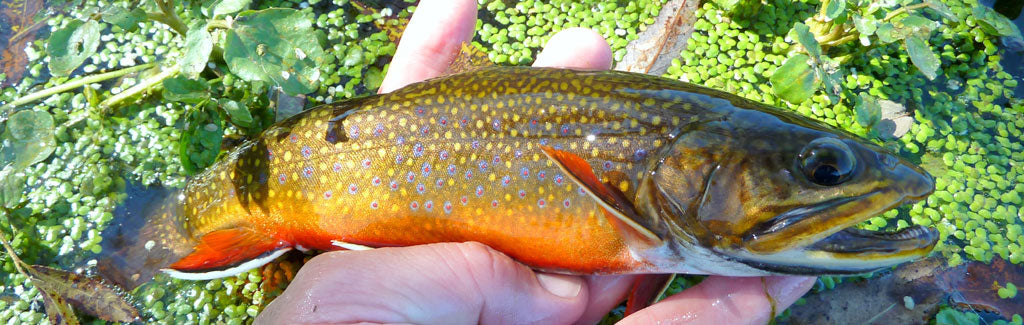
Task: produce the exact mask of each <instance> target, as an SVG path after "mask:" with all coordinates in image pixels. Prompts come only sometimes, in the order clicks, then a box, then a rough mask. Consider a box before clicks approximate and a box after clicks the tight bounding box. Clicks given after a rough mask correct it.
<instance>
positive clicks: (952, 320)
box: [935, 306, 981, 325]
mask: <svg viewBox="0 0 1024 325" xmlns="http://www.w3.org/2000/svg"><path fill="white" fill-rule="evenodd" d="M980 322H981V316H978V314H977V313H965V312H961V311H958V310H956V309H953V308H952V307H949V306H944V307H942V308H941V309H939V312H938V313H936V314H935V325H978V324H979V323H980Z"/></svg>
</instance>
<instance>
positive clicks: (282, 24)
mask: <svg viewBox="0 0 1024 325" xmlns="http://www.w3.org/2000/svg"><path fill="white" fill-rule="evenodd" d="M315 35H316V34H315V33H313V28H312V19H311V17H309V15H308V14H306V13H304V12H302V11H298V10H293V9H281V8H274V9H266V10H259V11H246V12H242V13H241V14H239V16H238V18H237V19H236V20H235V22H234V24H233V26H232V28H231V29H229V30H228V31H227V35H226V37H225V42H224V43H225V44H224V60H225V61H227V63H228V68H229V69H231V72H233V73H234V74H236V75H238V76H239V77H240V78H242V79H244V80H247V81H253V80H263V81H267V82H272V83H274V84H275V85H277V86H279V87H281V88H282V89H284V91H285V92H286V93H288V94H291V95H296V94H306V93H310V92H312V91H314V90H316V89H317V88H318V87H319V79H320V70H319V68H318V67H319V66H321V65H322V64H323V62H324V58H323V57H324V54H323V48H322V47H320V44H319V43H318V42H317V39H316V36H315Z"/></svg>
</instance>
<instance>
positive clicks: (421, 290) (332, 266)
mask: <svg viewBox="0 0 1024 325" xmlns="http://www.w3.org/2000/svg"><path fill="white" fill-rule="evenodd" d="M587 299H588V291H587V287H586V284H585V283H584V282H583V279H582V278H580V277H574V276H565V275H551V274H537V273H534V272H533V271H532V270H530V268H528V267H526V266H524V265H522V264H520V263H518V262H515V261H513V260H512V259H511V258H509V257H508V256H505V255H504V254H502V253H500V252H498V251H495V250H493V249H491V248H489V247H487V246H485V245H483V244H479V243H443V244H432V245H421V246H412V247H403V248H381V249H375V250H367V251H344V252H331V253H325V254H321V255H319V256H317V257H315V258H313V259H312V260H310V261H309V262H308V263H306V264H305V265H304V266H303V267H302V269H301V270H299V273H298V274H296V276H295V280H294V281H293V282H292V283H291V284H289V286H288V289H287V290H285V292H284V293H282V294H281V296H280V297H278V298H277V299H275V300H274V301H273V302H272V303H271V304H270V305H269V306H267V309H266V310H265V311H264V312H263V313H262V314H260V317H259V319H257V320H258V321H259V322H265V323H271V324H273V323H350V322H372V323H415V324H476V323H483V324H492V323H545V324H564V323H570V322H572V321H574V320H576V319H577V318H579V316H580V314H581V313H582V312H583V309H584V308H585V304H586V302H587Z"/></svg>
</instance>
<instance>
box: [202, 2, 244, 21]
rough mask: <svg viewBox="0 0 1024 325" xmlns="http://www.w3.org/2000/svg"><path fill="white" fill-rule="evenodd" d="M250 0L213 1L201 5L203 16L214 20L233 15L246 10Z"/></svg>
mask: <svg viewBox="0 0 1024 325" xmlns="http://www.w3.org/2000/svg"><path fill="white" fill-rule="evenodd" d="M251 2H252V0H215V1H209V2H207V3H205V4H203V8H202V11H203V14H204V15H206V16H207V17H210V18H214V17H217V16H220V15H226V14H233V13H236V12H239V11H241V10H242V9H245V8H248V7H249V3H251Z"/></svg>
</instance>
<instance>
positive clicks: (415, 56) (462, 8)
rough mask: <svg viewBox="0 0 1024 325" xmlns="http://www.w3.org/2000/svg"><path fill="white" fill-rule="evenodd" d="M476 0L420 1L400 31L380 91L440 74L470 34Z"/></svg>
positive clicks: (473, 21)
mask: <svg viewBox="0 0 1024 325" xmlns="http://www.w3.org/2000/svg"><path fill="white" fill-rule="evenodd" d="M475 27H476V1H473V0H423V1H420V3H419V6H417V7H416V13H414V14H413V15H412V19H410V20H409V24H408V25H407V26H406V28H405V31H404V32H403V33H402V40H401V41H400V42H399V43H398V49H397V50H396V51H395V56H394V59H392V60H391V66H390V67H389V68H388V74H387V75H386V76H384V81H383V82H381V85H380V89H379V90H378V91H379V92H380V93H386V92H391V91H392V90H395V89H398V88H402V87H404V86H405V85H408V84H410V83H413V82H417V81H421V80H424V79H429V78H433V77H437V76H440V75H441V73H442V72H444V70H445V69H447V68H448V65H450V64H451V63H452V59H454V58H455V55H456V54H457V53H459V49H460V48H461V45H462V43H463V42H466V41H469V40H470V39H471V38H472V37H473V29H474V28H475Z"/></svg>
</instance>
